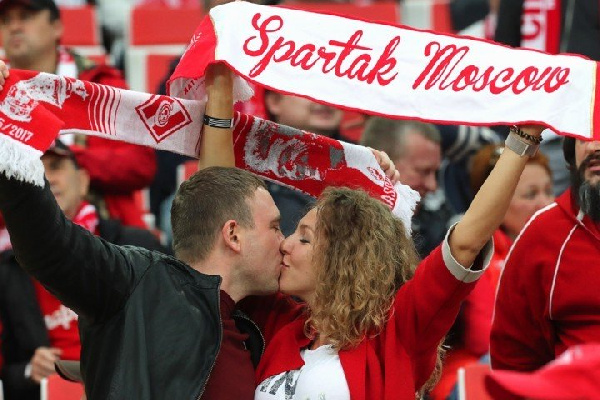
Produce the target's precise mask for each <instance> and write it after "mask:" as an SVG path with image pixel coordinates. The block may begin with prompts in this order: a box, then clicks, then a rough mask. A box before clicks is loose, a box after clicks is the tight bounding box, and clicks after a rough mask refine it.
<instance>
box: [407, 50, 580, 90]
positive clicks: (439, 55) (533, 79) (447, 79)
mask: <svg viewBox="0 0 600 400" xmlns="http://www.w3.org/2000/svg"><path fill="white" fill-rule="evenodd" d="M469 50H470V49H469V47H467V46H462V47H457V46H456V45H453V44H450V45H447V46H445V47H442V46H441V45H440V44H439V43H438V42H430V43H429V44H428V45H427V46H426V47H425V56H427V57H429V56H430V55H432V54H433V56H432V58H431V60H430V61H429V64H427V66H426V67H425V69H424V70H423V71H422V72H421V74H420V75H419V77H418V78H417V79H416V80H415V81H414V83H413V86H412V87H413V89H417V88H418V87H419V86H421V85H423V87H424V89H425V90H430V89H432V88H435V87H436V86H437V89H439V90H446V89H448V88H450V89H451V90H452V91H455V92H460V91H462V90H465V89H467V88H470V89H471V90H473V91H474V92H480V91H482V90H489V92H490V93H492V94H501V93H503V92H504V91H506V90H509V89H510V90H511V91H512V92H513V93H514V94H520V93H523V92H524V91H526V90H528V89H529V90H531V91H537V90H540V89H543V90H544V91H545V92H546V93H552V92H555V91H556V90H558V89H560V87H561V86H563V85H565V84H567V83H568V82H569V74H570V72H571V69H570V68H562V67H546V68H545V69H544V70H540V69H539V68H538V67H535V66H528V67H526V68H525V69H523V70H522V71H515V69H514V68H511V67H508V68H504V69H502V70H500V71H497V70H496V69H495V68H494V67H488V68H487V69H485V70H484V71H483V72H482V71H481V69H480V67H478V66H476V65H472V64H469V65H466V66H464V67H462V66H460V67H459V64H460V63H461V61H462V60H463V58H464V57H465V56H466V55H467V54H468V53H469ZM461 68H462V69H461ZM455 70H457V71H458V73H454V71H455Z"/></svg>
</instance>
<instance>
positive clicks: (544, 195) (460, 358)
mask: <svg viewBox="0 0 600 400" xmlns="http://www.w3.org/2000/svg"><path fill="white" fill-rule="evenodd" d="M503 150H504V146H503V145H500V144H491V145H487V146H484V147H482V148H481V150H479V151H478V152H477V153H476V154H475V155H474V156H473V158H472V160H471V169H470V183H471V190H472V192H473V193H477V192H478V191H479V190H480V188H481V186H482V185H483V183H484V181H485V180H486V179H487V177H488V176H489V174H490V172H491V171H492V169H493V168H494V166H495V165H496V162H497V161H498V159H499V157H500V154H502V151H503ZM553 201H554V192H553V188H552V172H551V170H550V165H549V163H548V159H547V158H546V156H544V155H543V154H542V153H537V154H536V155H535V156H533V157H531V158H529V160H528V161H527V164H526V165H525V168H524V170H523V173H522V174H521V178H520V179H519V182H518V184H517V187H516V189H515V193H514V195H513V197H512V199H511V200H510V204H509V206H508V209H507V211H506V215H505V216H504V219H503V220H502V224H501V225H500V227H499V228H498V229H497V230H496V232H494V235H493V238H494V255H493V256H492V260H491V262H490V266H489V268H488V269H487V270H486V272H485V274H483V276H482V277H481V279H480V280H479V282H478V283H477V285H476V287H475V289H474V290H473V291H472V292H471V293H470V294H469V296H468V297H467V299H466V300H465V302H464V304H463V307H462V309H461V312H460V314H459V316H458V318H457V321H456V323H455V325H454V326H453V328H452V330H451V334H450V335H448V341H447V342H446V344H447V345H448V346H449V347H450V351H448V353H447V354H446V357H445V359H444V367H443V373H442V377H441V379H440V382H439V384H438V385H437V386H436V388H435V389H434V391H433V392H432V395H431V397H432V398H433V399H434V400H436V399H440V400H441V399H445V398H446V397H447V396H448V395H449V394H450V392H451V390H452V388H453V387H454V385H455V383H456V372H457V370H458V368H460V367H462V366H464V365H466V364H469V363H473V362H477V361H479V359H480V358H481V357H482V356H484V355H486V354H487V353H488V352H489V347H490V330H491V325H492V313H493V309H494V298H495V293H496V287H497V284H498V279H499V277H500V272H501V271H502V268H503V267H504V261H505V259H506V257H507V256H508V251H509V249H510V246H511V245H512V242H513V241H514V239H515V238H516V237H517V236H518V234H519V232H520V231H521V229H523V227H524V226H525V224H526V223H527V221H528V220H529V218H531V216H532V215H533V214H534V213H535V212H536V211H538V210H540V209H541V208H543V207H545V206H547V205H548V204H550V203H552V202H553Z"/></svg>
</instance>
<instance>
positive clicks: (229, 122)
mask: <svg viewBox="0 0 600 400" xmlns="http://www.w3.org/2000/svg"><path fill="white" fill-rule="evenodd" d="M203 122H204V125H208V126H211V127H213V128H220V129H231V128H233V119H222V118H214V117H211V116H209V115H206V114H205V115H204V120H203Z"/></svg>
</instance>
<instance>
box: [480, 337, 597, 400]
mask: <svg viewBox="0 0 600 400" xmlns="http://www.w3.org/2000/svg"><path fill="white" fill-rule="evenodd" d="M485 386H486V389H487V391H488V393H489V394H490V396H491V397H492V399H494V400H595V399H600V344H596V343H593V344H586V345H580V346H572V347H570V348H569V349H568V350H567V351H565V352H564V353H563V354H562V355H561V356H560V357H559V358H557V359H556V360H554V361H551V362H549V363H548V364H546V365H545V366H543V367H542V368H540V369H539V370H537V371H535V372H531V373H523V372H513V371H491V372H490V373H489V374H488V375H487V376H486V378H485Z"/></svg>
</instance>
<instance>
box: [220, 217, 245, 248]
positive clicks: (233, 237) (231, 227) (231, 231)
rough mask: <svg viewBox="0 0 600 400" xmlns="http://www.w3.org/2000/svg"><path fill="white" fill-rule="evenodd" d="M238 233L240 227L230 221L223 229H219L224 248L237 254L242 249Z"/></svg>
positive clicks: (233, 221)
mask: <svg viewBox="0 0 600 400" xmlns="http://www.w3.org/2000/svg"><path fill="white" fill-rule="evenodd" d="M240 233H241V232H240V225H239V224H238V223H237V222H236V221H235V220H232V219H230V220H229V221H227V222H225V224H223V228H221V236H222V237H223V242H224V243H225V246H227V247H228V248H230V249H231V250H232V251H234V252H236V253H239V252H240V251H241V249H242V246H241V243H240Z"/></svg>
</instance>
